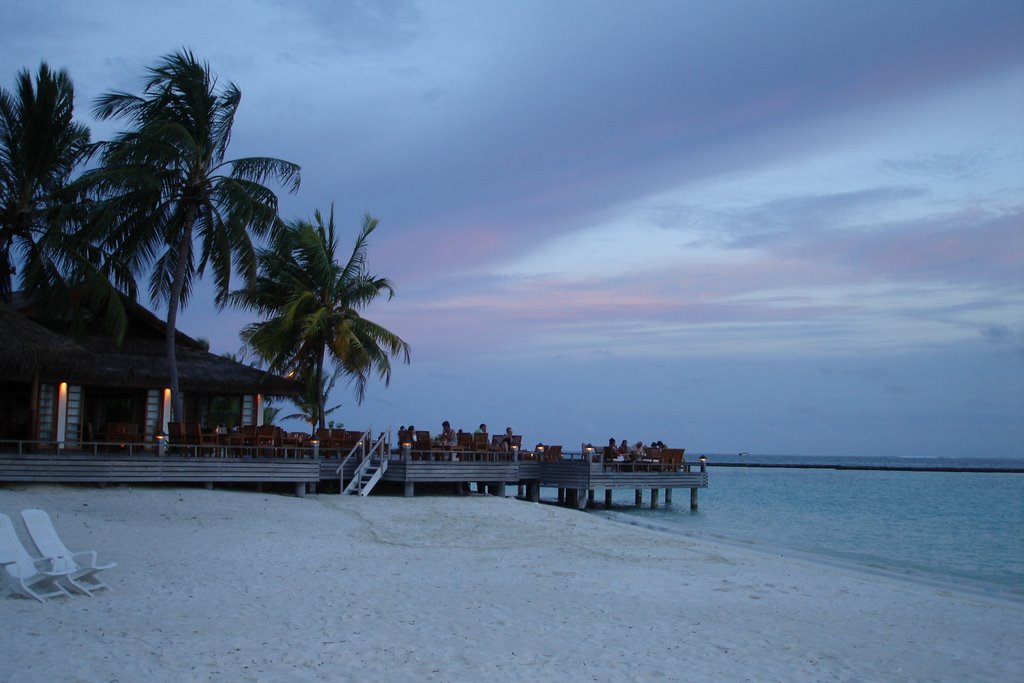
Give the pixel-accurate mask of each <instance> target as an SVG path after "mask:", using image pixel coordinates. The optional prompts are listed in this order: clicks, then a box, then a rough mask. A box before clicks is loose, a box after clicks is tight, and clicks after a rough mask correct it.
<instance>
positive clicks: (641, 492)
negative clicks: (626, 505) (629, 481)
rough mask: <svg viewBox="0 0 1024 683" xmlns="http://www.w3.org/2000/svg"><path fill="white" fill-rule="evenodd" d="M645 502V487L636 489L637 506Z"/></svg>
mask: <svg viewBox="0 0 1024 683" xmlns="http://www.w3.org/2000/svg"><path fill="white" fill-rule="evenodd" d="M643 504H644V490H643V489H637V490H636V506H637V507H641V506H642V505H643Z"/></svg>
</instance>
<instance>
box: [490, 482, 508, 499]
mask: <svg viewBox="0 0 1024 683" xmlns="http://www.w3.org/2000/svg"><path fill="white" fill-rule="evenodd" d="M491 495H492V496H497V497H498V498H504V497H505V482H503V481H496V482H493V483H491Z"/></svg>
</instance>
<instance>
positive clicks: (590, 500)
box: [587, 489, 594, 506]
mask: <svg viewBox="0 0 1024 683" xmlns="http://www.w3.org/2000/svg"><path fill="white" fill-rule="evenodd" d="M587 505H588V506H593V505H594V489H587Z"/></svg>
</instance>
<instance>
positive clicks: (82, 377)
mask: <svg viewBox="0 0 1024 683" xmlns="http://www.w3.org/2000/svg"><path fill="white" fill-rule="evenodd" d="M81 343H82V345H83V346H84V347H85V348H86V350H88V351H89V352H90V354H91V355H92V357H93V359H94V367H93V369H92V370H91V371H88V372H81V373H75V374H76V375H77V376H76V380H77V381H79V382H81V383H84V384H108V385H117V386H138V387H166V386H167V385H168V382H169V377H170V374H169V372H168V364H167V350H166V347H165V345H164V340H163V339H162V338H160V339H152V338H150V339H132V338H129V339H126V340H125V342H124V344H123V345H122V346H121V348H115V347H114V346H113V345H112V344H111V343H110V341H109V340H108V339H106V338H104V337H101V336H92V337H88V338H86V339H84V340H82V342H81ZM177 359H178V384H179V386H180V387H181V390H182V391H202V392H204V393H211V392H224V393H238V394H242V393H263V394H271V395H275V396H295V395H298V394H300V393H301V392H302V386H301V384H300V383H298V382H296V381H293V380H288V379H285V378H283V377H278V376H276V375H271V374H268V373H267V372H265V371H263V370H258V369H256V368H252V367H249V366H248V365H244V364H242V363H238V362H236V361H233V360H231V359H229V358H225V357H223V356H218V355H216V354H213V353H210V352H209V351H204V350H203V349H202V348H198V347H196V346H192V345H183V344H182V343H181V341H180V340H179V343H178V345H177Z"/></svg>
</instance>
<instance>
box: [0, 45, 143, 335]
mask: <svg viewBox="0 0 1024 683" xmlns="http://www.w3.org/2000/svg"><path fill="white" fill-rule="evenodd" d="M74 97H75V90H74V84H73V83H72V81H71V77H70V76H69V75H68V73H67V71H65V70H63V69H61V70H57V71H53V70H51V69H50V67H49V66H47V65H46V63H43V64H41V65H40V66H39V71H38V72H37V74H36V76H35V81H34V82H33V78H32V75H31V74H30V73H29V72H28V70H27V69H26V70H22V71H20V72H19V73H18V77H17V85H16V87H15V89H14V91H13V92H9V91H7V90H4V89H3V88H0V302H3V303H8V304H9V303H10V302H11V298H12V294H13V290H14V278H13V275H14V273H15V270H16V267H15V263H18V262H20V263H21V273H20V274H21V277H20V280H21V286H22V287H23V288H24V289H25V290H26V291H27V292H28V293H29V294H30V295H32V296H34V297H35V298H36V300H37V302H42V303H44V304H46V305H48V306H50V307H56V306H62V307H64V308H65V309H67V307H68V304H70V303H72V289H76V290H77V291H76V292H75V296H79V297H80V296H81V295H82V294H85V295H86V296H87V297H88V300H89V301H90V303H92V304H93V305H94V307H95V308H96V309H97V310H100V311H101V312H102V313H103V318H104V321H105V322H107V323H108V326H109V327H111V328H112V331H114V332H115V333H116V336H118V337H120V336H121V335H123V333H124V327H125V325H126V319H125V313H124V308H123V304H122V301H121V298H120V296H119V295H118V294H117V292H116V290H115V289H114V287H113V286H112V285H111V283H110V281H109V280H108V276H110V277H113V278H114V279H115V281H116V282H118V283H119V284H120V285H121V286H122V288H123V289H124V290H125V291H127V292H130V293H132V294H133V293H134V282H133V281H132V279H131V277H130V274H127V273H125V272H124V271H122V270H119V269H117V264H116V262H115V261H113V260H111V259H109V258H107V257H106V256H107V255H106V254H104V253H103V252H102V251H101V250H100V249H98V248H97V247H96V246H95V245H93V244H91V243H90V237H89V234H88V232H87V231H86V230H85V229H84V222H83V217H84V215H85V214H84V209H85V208H86V203H85V198H84V197H83V196H82V195H80V194H79V193H78V192H77V191H76V187H75V183H74V182H72V180H71V175H72V173H74V171H75V169H76V168H78V167H79V165H81V164H82V163H83V162H84V161H85V160H86V159H87V158H88V156H89V154H90V150H91V147H90V144H89V129H88V128H87V127H86V126H84V125H82V124H80V123H75V121H74ZM77 312H78V313H80V312H81V311H80V310H78V311H77Z"/></svg>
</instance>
